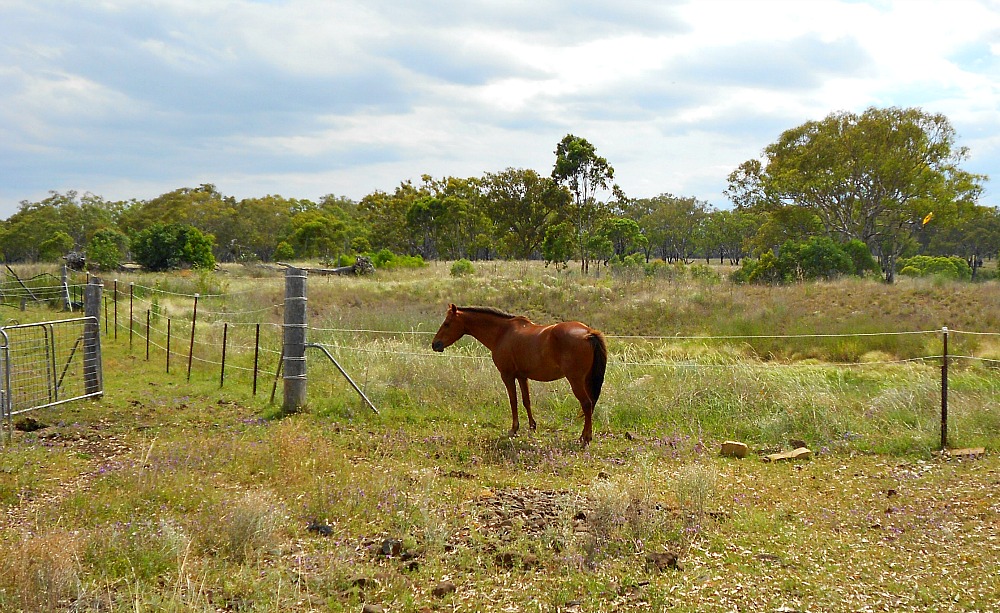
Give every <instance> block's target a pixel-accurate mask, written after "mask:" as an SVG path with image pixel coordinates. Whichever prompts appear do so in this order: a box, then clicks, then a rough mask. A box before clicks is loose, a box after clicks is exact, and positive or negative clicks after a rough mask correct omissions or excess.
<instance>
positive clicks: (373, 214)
mask: <svg viewBox="0 0 1000 613" xmlns="http://www.w3.org/2000/svg"><path fill="white" fill-rule="evenodd" d="M426 195H427V194H426V192H422V191H421V190H419V189H418V188H417V187H416V186H414V185H413V183H412V182H411V181H405V182H403V183H400V184H399V186H397V187H396V189H395V190H394V191H393V193H391V194H390V193H388V192H384V191H381V190H377V191H374V192H372V193H370V194H368V195H367V196H365V197H364V198H362V199H361V201H360V202H358V211H359V215H360V218H361V220H362V222H363V223H364V224H365V226H366V227H367V228H369V232H370V233H369V235H368V241H369V243H370V244H371V248H372V250H374V251H379V250H381V249H388V250H389V251H392V252H393V253H402V254H407V255H415V254H416V253H417V251H416V245H415V244H414V236H413V235H412V234H411V233H410V231H409V229H408V228H409V226H408V224H407V220H406V216H407V212H408V211H409V210H410V207H411V206H412V205H413V203H414V202H416V201H417V200H418V199H419V198H422V197H424V196H426Z"/></svg>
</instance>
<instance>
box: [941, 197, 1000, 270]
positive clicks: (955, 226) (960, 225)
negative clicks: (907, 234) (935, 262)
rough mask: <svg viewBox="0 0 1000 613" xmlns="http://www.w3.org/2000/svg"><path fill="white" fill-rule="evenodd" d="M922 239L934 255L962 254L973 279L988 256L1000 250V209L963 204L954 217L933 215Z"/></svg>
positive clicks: (994, 254) (992, 255)
mask: <svg viewBox="0 0 1000 613" xmlns="http://www.w3.org/2000/svg"><path fill="white" fill-rule="evenodd" d="M922 235H923V236H921V238H922V239H924V240H923V241H922V242H923V243H925V245H926V247H925V250H926V251H927V252H928V253H929V254H930V255H959V256H961V257H963V258H965V261H966V262H967V263H968V264H969V267H970V269H971V272H972V274H971V278H972V279H975V278H976V274H977V271H978V270H979V269H980V268H981V267H982V266H983V260H984V258H988V257H994V256H996V255H997V252H998V251H1000V209H996V208H993V207H986V206H979V205H971V206H960V207H958V208H957V209H956V211H955V215H954V216H953V217H950V218H948V217H938V216H937V215H935V216H933V217H932V218H931V219H929V220H928V223H926V224H924V227H923V232H922Z"/></svg>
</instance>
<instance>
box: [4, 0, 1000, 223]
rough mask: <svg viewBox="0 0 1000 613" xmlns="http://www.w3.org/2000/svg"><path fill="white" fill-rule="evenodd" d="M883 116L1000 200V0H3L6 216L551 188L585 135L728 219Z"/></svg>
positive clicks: (640, 188) (625, 182)
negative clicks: (173, 202)
mask: <svg viewBox="0 0 1000 613" xmlns="http://www.w3.org/2000/svg"><path fill="white" fill-rule="evenodd" d="M873 105H874V106H880V107H882V106H901V107H920V108H922V109H924V110H925V111H927V112H932V113H943V114H944V115H946V116H947V117H948V118H949V119H950V121H951V123H952V125H953V126H954V127H955V128H956V130H957V132H958V137H959V143H960V144H961V145H964V146H966V147H968V148H969V149H970V153H971V157H970V159H969V160H968V161H967V162H966V163H965V164H964V168H965V169H966V170H970V171H974V172H980V173H986V174H990V175H993V176H994V178H993V180H992V181H991V182H989V183H988V184H987V192H986V196H985V198H984V199H983V201H981V203H982V204H988V205H991V206H994V205H997V204H1000V198H998V196H1000V189H998V188H997V185H996V184H997V182H998V181H1000V0H938V1H921V0H799V1H794V0H784V1H781V0H773V1H765V0H759V1H758V0H692V1H685V0H678V1H668V0H614V1H610V0H531V1H526V0H489V1H485V0H484V1H476V0H429V1H423V2H416V1H411V0H357V1H351V0H0V218H4V219H5V218H7V217H9V216H10V215H11V214H12V213H13V212H15V211H16V210H17V207H18V203H19V202H21V201H22V200H28V201H32V202H34V201H38V200H41V199H43V198H45V197H46V196H47V194H48V192H49V191H50V190H56V191H60V192H65V191H68V190H76V191H78V192H81V193H84V192H91V193H94V194H98V195H100V196H103V197H105V198H107V199H111V200H119V199H129V198H138V199H148V198H152V197H154V196H157V195H159V194H162V193H164V192H167V191H170V190H173V189H176V188H179V187H195V186H197V185H199V184H201V183H213V184H215V185H216V186H217V188H218V189H219V190H220V191H221V192H222V193H224V194H226V195H231V196H235V197H236V198H246V197H253V196H263V195H266V194H281V195H282V196H286V197H290V198H292V197H294V198H309V199H313V200H315V199H318V198H320V197H321V196H323V195H325V194H336V195H341V196H348V197H351V198H354V199H360V198H361V197H363V196H364V195H366V194H368V193H371V192H373V191H375V190H385V191H392V190H393V189H394V188H395V187H396V186H397V185H398V184H399V183H400V182H402V181H405V180H408V179H412V180H414V181H419V178H420V176H421V175H422V174H430V175H432V176H434V177H445V176H457V177H472V176H481V175H482V174H483V173H485V172H495V171H500V170H503V169H504V168H507V167H515V168H532V169H534V170H536V171H538V172H539V173H541V174H549V173H550V172H551V169H552V165H553V162H554V160H555V156H554V153H553V152H554V150H555V146H556V144H557V143H558V142H559V140H560V139H561V138H562V137H563V136H565V135H566V134H568V133H572V134H575V135H577V136H582V137H584V138H586V139H587V140H589V141H590V142H591V143H593V144H594V146H595V147H596V148H597V153H598V154H599V155H601V156H603V157H605V158H607V160H608V162H609V163H610V164H611V165H612V166H613V167H614V168H615V179H616V182H617V183H619V184H620V185H621V187H622V188H623V189H624V190H625V192H626V194H628V195H629V196H632V197H648V196H655V195H657V194H661V193H671V194H675V195H682V196H695V197H697V198H699V199H702V200H706V201H708V202H709V203H711V204H713V205H715V206H717V207H719V208H725V207H729V206H730V204H729V203H728V201H727V200H726V199H725V197H724V196H723V195H722V190H723V189H724V188H725V186H726V176H727V175H728V174H729V173H730V172H731V171H732V170H733V169H734V168H735V167H736V166H737V165H739V164H740V163H741V162H743V161H745V160H747V159H750V158H754V157H758V156H759V154H760V152H761V150H762V149H763V148H764V147H765V146H767V145H768V144H770V143H772V142H774V141H775V140H776V138H777V137H778V135H779V134H780V133H781V132H782V131H783V130H785V129H788V128H792V127H795V126H798V125H800V124H802V123H803V122H805V121H809V120H818V119H822V118H823V117H825V116H827V115H828V114H830V113H831V112H835V111H844V110H846V111H856V112H860V111H863V110H864V109H865V108H867V107H869V106H873Z"/></svg>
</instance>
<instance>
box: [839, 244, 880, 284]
mask: <svg viewBox="0 0 1000 613" xmlns="http://www.w3.org/2000/svg"><path fill="white" fill-rule="evenodd" d="M841 248H842V249H843V250H844V253H846V254H847V257H849V258H851V262H852V263H853V268H854V270H853V271H852V273H851V274H855V275H857V276H859V277H863V276H865V273H869V272H874V273H878V272H879V267H878V262H877V261H875V257H874V256H873V255H872V251H871V249H869V248H868V245H866V244H864V243H863V242H862V241H859V240H858V239H856V238H852V239H851V240H849V241H847V242H846V243H844V244H843V245H842V246H841Z"/></svg>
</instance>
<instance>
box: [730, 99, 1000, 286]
mask: <svg viewBox="0 0 1000 613" xmlns="http://www.w3.org/2000/svg"><path fill="white" fill-rule="evenodd" d="M967 157H968V151H967V149H966V148H964V147H958V146H957V144H956V135H955V131H954V129H953V128H952V127H951V125H950V123H949V122H948V120H947V118H945V117H944V116H943V115H940V114H936V115H932V114H928V113H925V112H923V111H922V110H920V109H915V108H911V109H901V108H887V109H879V108H874V107H872V108H869V109H867V110H866V111H865V112H864V113H862V114H860V115H858V114H855V113H847V112H839V113H833V114H831V115H829V116H827V117H826V118H825V119H824V120H822V121H809V122H806V123H805V124H802V125H801V126H798V127H796V128H793V129H791V130H787V131H785V132H784V133H782V134H781V136H780V137H779V138H778V141H777V142H775V143H773V144H771V145H769V146H768V147H767V148H766V149H765V150H764V158H765V161H766V164H761V163H760V162H759V161H757V160H750V161H748V162H744V163H743V164H742V165H741V166H740V167H739V168H737V170H736V171H734V172H733V173H732V174H730V176H729V188H728V189H727V195H728V196H729V197H730V198H731V199H732V200H733V202H734V203H736V204H737V206H740V207H763V208H765V209H773V208H776V207H777V206H780V205H788V206H796V207H802V208H805V209H808V210H810V211H812V212H813V213H814V214H816V215H817V216H818V217H819V218H820V221H821V223H822V226H823V228H824V230H825V231H826V233H827V234H829V235H830V236H831V237H834V238H837V239H838V240H848V239H852V238H855V239H858V240H861V241H862V242H864V243H865V244H866V245H868V246H869V248H870V249H871V250H872V251H873V252H875V253H877V254H878V255H879V259H880V261H881V264H882V268H883V270H884V272H885V275H886V277H885V279H886V281H887V282H890V283H891V282H892V280H893V277H894V274H895V273H894V270H895V259H896V258H897V257H898V256H899V254H901V253H902V252H903V250H904V249H905V248H906V246H907V244H908V242H909V241H910V240H911V239H912V236H913V235H914V234H915V233H916V232H917V231H918V230H919V228H920V226H921V221H922V220H923V219H924V217H925V216H926V215H927V214H928V213H929V212H931V211H935V210H941V209H948V208H951V207H954V206H956V203H958V202H963V201H964V202H972V201H974V200H975V199H976V198H977V197H978V196H979V194H980V193H981V191H982V186H981V183H982V181H983V180H985V177H984V176H981V175H974V174H970V173H968V172H965V171H963V170H961V169H960V168H959V163H960V162H961V161H963V160H965V159H966V158H967Z"/></svg>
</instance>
